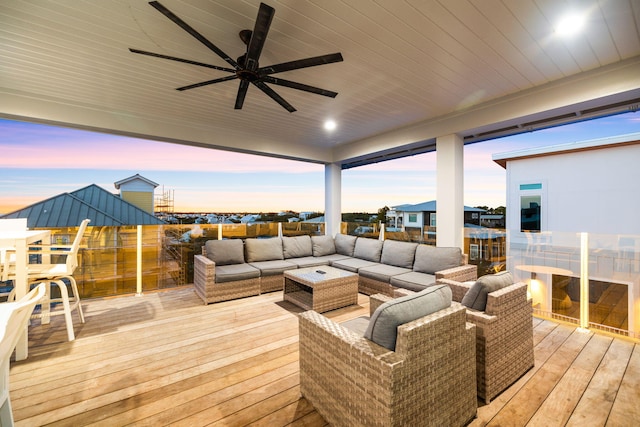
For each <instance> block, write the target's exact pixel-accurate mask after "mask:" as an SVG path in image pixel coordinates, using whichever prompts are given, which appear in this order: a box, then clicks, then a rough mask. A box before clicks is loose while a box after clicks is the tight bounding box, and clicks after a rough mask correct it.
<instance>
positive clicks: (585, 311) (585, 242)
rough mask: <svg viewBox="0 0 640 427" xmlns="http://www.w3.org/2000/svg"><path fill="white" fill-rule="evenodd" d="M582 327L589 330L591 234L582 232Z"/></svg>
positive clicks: (583, 329)
mask: <svg viewBox="0 0 640 427" xmlns="http://www.w3.org/2000/svg"><path fill="white" fill-rule="evenodd" d="M580 329H581V330H582V331H588V330H589V234H588V233H580Z"/></svg>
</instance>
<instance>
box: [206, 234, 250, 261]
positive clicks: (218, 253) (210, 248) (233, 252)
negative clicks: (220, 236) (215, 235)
mask: <svg viewBox="0 0 640 427" xmlns="http://www.w3.org/2000/svg"><path fill="white" fill-rule="evenodd" d="M204 247H205V250H206V251H207V258H209V259H210V260H211V261H213V262H215V263H216V265H230V264H243V263H244V246H243V243H242V240H240V239H229V240H207V241H206V242H205V244H204Z"/></svg>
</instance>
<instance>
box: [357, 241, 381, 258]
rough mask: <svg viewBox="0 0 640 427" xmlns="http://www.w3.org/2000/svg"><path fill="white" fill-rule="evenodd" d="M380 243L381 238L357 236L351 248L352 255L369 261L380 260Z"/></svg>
mask: <svg viewBox="0 0 640 427" xmlns="http://www.w3.org/2000/svg"><path fill="white" fill-rule="evenodd" d="M382 244H383V242H382V240H378V239H367V238H366V237H358V240H356V246H355V248H353V256H354V257H356V258H360V259H364V260H367V261H371V262H380V254H382Z"/></svg>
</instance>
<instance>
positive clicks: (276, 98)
mask: <svg viewBox="0 0 640 427" xmlns="http://www.w3.org/2000/svg"><path fill="white" fill-rule="evenodd" d="M251 83H253V84H254V85H256V86H257V87H258V88H259V89H260V90H261V91H263V92H264V93H266V94H267V95H269V96H270V97H271V99H273V100H274V101H276V102H277V103H278V104H280V105H282V106H283V107H284V108H285V109H286V110H287V111H288V112H290V113H293V112H294V111H296V109H295V108H293V105H291V104H289V103H288V102H287V101H285V100H284V98H282V97H281V96H280V95H278V94H277V93H276V92H275V91H274V90H273V89H271V88H270V87H269V86H267V85H266V84H264V82H262V81H260V80H256V81H255V82H251Z"/></svg>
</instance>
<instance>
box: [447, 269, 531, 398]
mask: <svg viewBox="0 0 640 427" xmlns="http://www.w3.org/2000/svg"><path fill="white" fill-rule="evenodd" d="M438 283H442V284H447V285H448V286H449V287H450V288H451V290H452V291H453V299H454V300H455V301H460V300H462V297H463V296H464V294H465V293H466V291H467V290H468V289H469V286H468V285H464V284H462V283H458V282H454V281H450V280H440V281H438ZM532 317H533V308H532V306H531V300H528V299H527V285H526V284H525V283H515V284H513V285H511V286H507V287H506V288H503V289H500V290H498V291H495V292H492V293H490V294H489V295H488V297H487V307H486V309H485V311H484V312H479V311H475V310H471V309H469V310H467V321H469V322H471V323H473V324H475V325H476V354H477V356H476V358H477V361H476V362H477V367H476V369H477V375H478V380H477V382H478V396H479V397H481V398H482V399H484V400H485V402H487V403H489V402H490V401H491V399H493V398H495V397H496V396H497V395H498V394H500V393H501V392H502V391H504V390H505V389H506V388H507V387H509V386H510V385H511V384H513V383H514V382H515V381H517V380H518V378H520V377H521V376H522V375H524V374H525V373H526V372H527V371H528V370H529V369H531V368H532V367H533V365H534V354H533V319H532Z"/></svg>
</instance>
